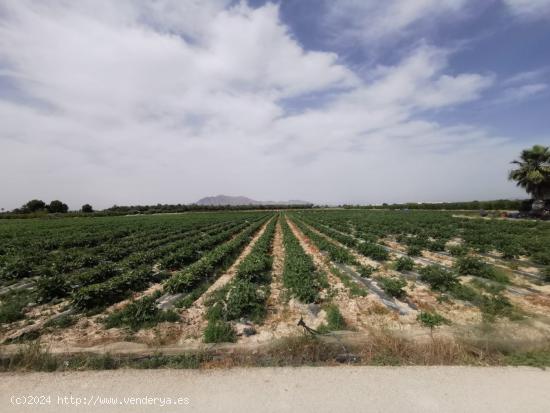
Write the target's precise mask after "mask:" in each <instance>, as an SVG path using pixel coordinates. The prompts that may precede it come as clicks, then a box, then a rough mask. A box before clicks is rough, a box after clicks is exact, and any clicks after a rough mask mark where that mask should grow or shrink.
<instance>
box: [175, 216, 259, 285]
mask: <svg viewBox="0 0 550 413" xmlns="http://www.w3.org/2000/svg"><path fill="white" fill-rule="evenodd" d="M265 220H266V219H265V218H264V219H261V220H259V221H256V222H254V223H252V224H251V225H249V226H248V228H246V229H245V230H244V231H243V232H241V233H240V234H239V235H237V236H236V237H235V238H233V239H231V240H230V241H227V242H226V243H224V244H222V245H220V246H218V247H216V248H214V249H213V250H211V251H208V252H207V253H205V254H204V255H203V256H202V257H201V259H199V260H198V261H196V262H195V263H193V264H191V265H189V266H188V267H187V268H185V269H184V270H183V271H181V272H178V273H176V274H175V275H173V276H172V277H171V278H170V279H169V280H167V281H166V283H165V284H164V289H165V290H166V291H167V292H171V293H188V292H191V291H192V290H193V289H194V288H196V287H198V286H199V285H200V284H201V283H204V282H207V281H208V280H211V279H212V278H214V277H215V275H216V273H217V272H218V271H220V269H222V268H225V267H226V266H227V265H228V264H229V263H230V262H231V260H232V259H233V258H234V257H235V256H236V255H237V254H238V253H239V252H240V251H241V250H242V249H243V248H244V246H245V245H246V244H247V243H248V242H250V240H251V239H252V237H253V235H254V233H255V232H256V231H257V230H258V229H259V228H260V227H261V226H262V225H263V224H264V223H265Z"/></svg>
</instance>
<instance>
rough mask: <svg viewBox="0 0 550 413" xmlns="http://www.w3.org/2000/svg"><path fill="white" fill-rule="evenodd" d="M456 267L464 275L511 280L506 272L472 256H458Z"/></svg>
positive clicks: (502, 280) (501, 280) (504, 280)
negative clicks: (499, 270) (497, 269)
mask: <svg viewBox="0 0 550 413" xmlns="http://www.w3.org/2000/svg"><path fill="white" fill-rule="evenodd" d="M455 268H456V270H457V271H458V273H459V274H463V275H475V276H477V277H481V278H488V279H490V280H495V281H498V282H502V283H508V282H509V281H510V280H509V278H508V276H507V275H506V274H504V273H501V272H498V271H496V270H495V268H494V267H493V266H491V265H489V264H487V263H486V262H483V261H481V260H480V259H479V258H476V257H472V256H466V257H460V258H458V259H457V260H456V262H455Z"/></svg>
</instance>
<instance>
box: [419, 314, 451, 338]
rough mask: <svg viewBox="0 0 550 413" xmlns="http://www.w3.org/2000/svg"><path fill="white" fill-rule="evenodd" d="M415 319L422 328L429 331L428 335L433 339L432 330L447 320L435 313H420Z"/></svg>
mask: <svg viewBox="0 0 550 413" xmlns="http://www.w3.org/2000/svg"><path fill="white" fill-rule="evenodd" d="M416 319H417V320H418V321H419V322H420V323H421V324H422V325H423V326H424V327H427V328H429V329H430V335H431V336H432V338H433V331H434V328H436V327H439V326H440V325H442V324H446V323H448V320H447V319H446V318H445V317H443V316H442V315H440V314H437V313H436V312H433V313H430V312H424V311H421V312H420V314H418V316H417V317H416Z"/></svg>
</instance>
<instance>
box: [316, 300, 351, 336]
mask: <svg viewBox="0 0 550 413" xmlns="http://www.w3.org/2000/svg"><path fill="white" fill-rule="evenodd" d="M325 311H326V313H327V323H326V324H322V325H321V326H320V327H319V328H318V329H317V331H318V332H320V333H328V332H329V331H340V330H346V328H347V325H346V320H344V317H343V316H342V313H341V312H340V310H339V309H338V306H337V305H336V304H329V305H327V306H326V307H325Z"/></svg>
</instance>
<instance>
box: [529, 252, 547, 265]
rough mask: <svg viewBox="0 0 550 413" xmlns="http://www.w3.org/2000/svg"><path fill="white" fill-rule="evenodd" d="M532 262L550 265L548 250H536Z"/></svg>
mask: <svg viewBox="0 0 550 413" xmlns="http://www.w3.org/2000/svg"><path fill="white" fill-rule="evenodd" d="M532 259H533V262H535V263H537V264H541V265H550V252H547V251H545V252H536V253H535V254H533V257H532Z"/></svg>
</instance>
